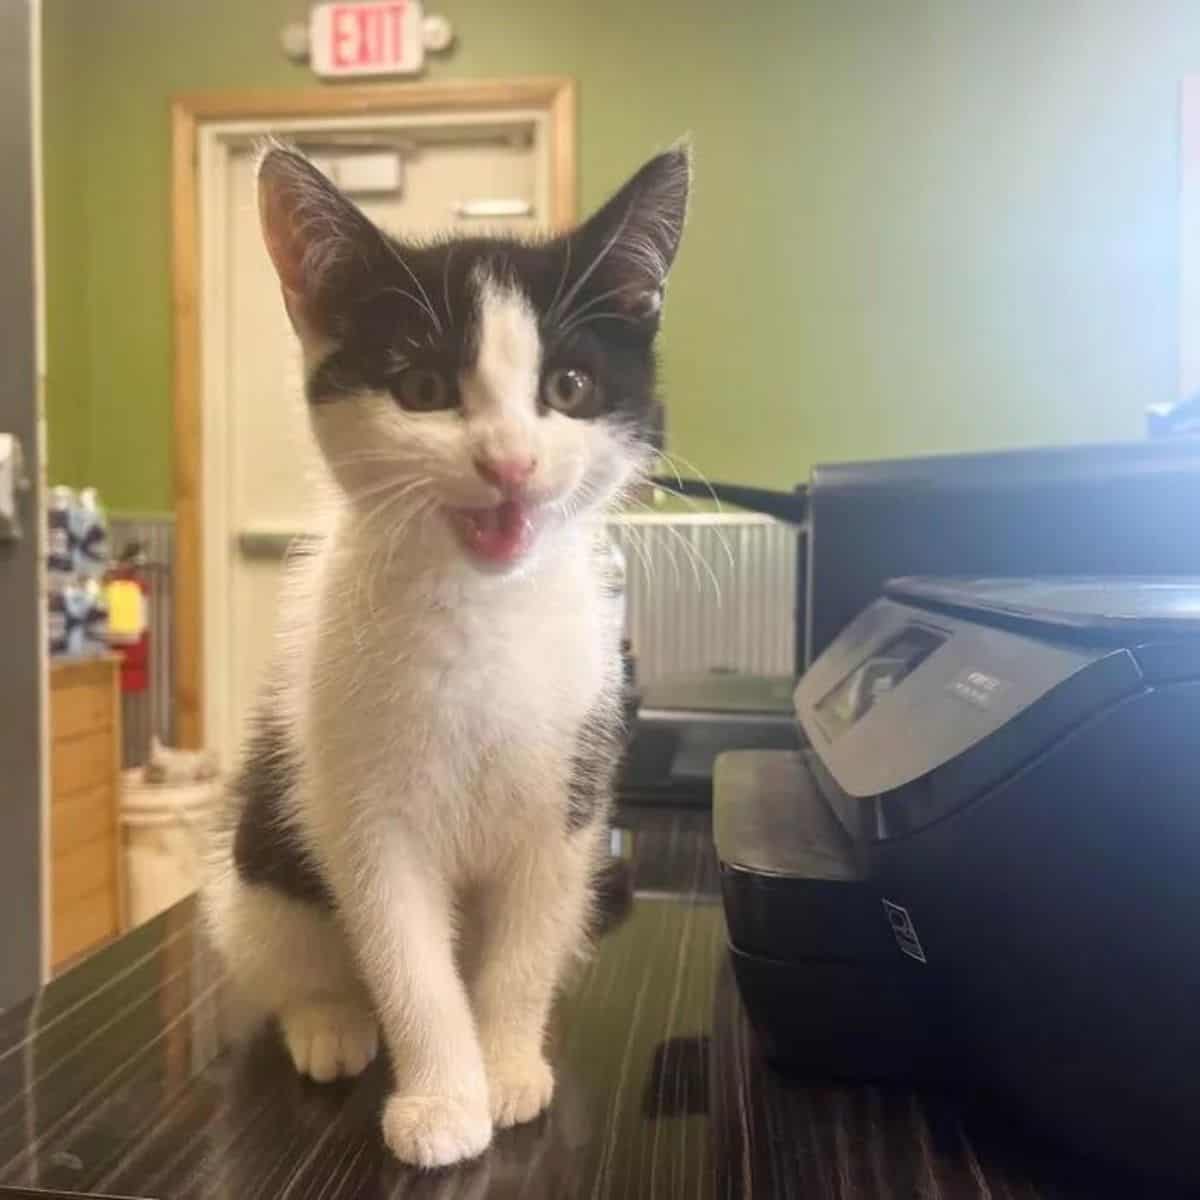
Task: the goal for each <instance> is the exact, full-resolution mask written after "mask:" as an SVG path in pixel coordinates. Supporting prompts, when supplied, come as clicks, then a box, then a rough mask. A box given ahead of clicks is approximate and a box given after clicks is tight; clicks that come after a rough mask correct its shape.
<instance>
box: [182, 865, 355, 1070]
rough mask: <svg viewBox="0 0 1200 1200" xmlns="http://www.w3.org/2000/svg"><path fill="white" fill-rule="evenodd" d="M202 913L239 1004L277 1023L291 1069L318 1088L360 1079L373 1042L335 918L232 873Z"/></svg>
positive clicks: (209, 892) (210, 893)
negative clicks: (346, 1078) (336, 1081)
mask: <svg viewBox="0 0 1200 1200" xmlns="http://www.w3.org/2000/svg"><path fill="white" fill-rule="evenodd" d="M205 908H206V915H207V917H208V922H209V927H210V929H211V931H212V935H213V940H214V941H215V942H216V944H217V948H218V949H219V950H220V951H221V954H222V957H223V958H224V961H225V963H226V967H227V969H228V971H229V974H230V977H231V979H232V981H233V984H234V986H235V989H236V991H237V994H238V997H239V999H241V1000H243V1002H244V1003H246V1004H247V1005H248V1007H249V1008H250V1009H252V1010H253V1011H255V1012H256V1013H257V1014H258V1015H266V1014H270V1015H273V1016H274V1017H276V1019H277V1020H278V1022H279V1027H280V1031H281V1032H282V1034H283V1040H284V1043H285V1044H286V1046H287V1048H288V1052H289V1054H290V1055H291V1057H292V1061H293V1063H295V1066H296V1070H297V1071H299V1072H300V1073H301V1074H302V1075H310V1076H311V1077H312V1078H313V1079H315V1080H317V1081H318V1082H322V1083H324V1082H327V1081H329V1080H332V1079H337V1078H338V1077H339V1076H352V1075H358V1074H359V1073H360V1072H361V1071H362V1070H363V1069H364V1068H365V1067H366V1066H367V1064H368V1063H370V1061H371V1060H372V1059H373V1058H374V1057H375V1053H376V1050H377V1048H378V1044H379V1036H378V1032H377V1028H376V1022H375V1018H374V1016H373V1014H372V1012H371V1007H370V1000H369V997H368V996H367V993H366V990H365V988H364V987H363V985H362V983H361V982H360V981H359V979H358V975H357V972H356V971H355V968H354V963H353V961H352V959H351V957H350V953H349V947H348V946H347V944H346V938H345V935H344V934H343V932H342V930H341V928H340V927H339V925H338V924H337V921H336V920H335V919H334V917H333V915H332V914H331V913H329V912H327V911H325V910H323V909H321V908H318V907H317V906H316V905H313V904H309V903H307V902H305V901H302V900H293V899H291V898H290V897H288V896H285V895H284V894H283V893H282V892H280V891H278V890H276V889H275V888H273V887H270V886H269V885H265V884H247V883H245V882H243V881H242V880H241V879H240V878H238V876H237V874H236V872H235V871H232V870H229V871H226V872H225V873H224V874H223V875H222V876H221V878H220V879H218V880H215V881H214V882H213V883H212V884H210V886H209V887H208V888H207V889H206V893H205Z"/></svg>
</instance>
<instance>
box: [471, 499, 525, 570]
mask: <svg viewBox="0 0 1200 1200" xmlns="http://www.w3.org/2000/svg"><path fill="white" fill-rule="evenodd" d="M460 525H461V528H462V533H463V540H464V541H465V542H466V545H467V549H468V550H470V552H471V553H472V554H474V555H476V556H477V557H478V558H481V559H483V560H484V561H485V562H489V563H494V564H496V565H497V566H505V565H507V564H508V563H511V562H514V561H515V560H516V559H518V558H520V557H521V555H522V554H524V553H525V551H526V550H527V549H528V548H529V543H530V541H531V540H532V538H533V522H532V521H531V520H530V519H529V513H528V510H527V509H526V508H525V507H524V505H522V504H519V503H517V501H515V500H505V501H504V503H503V504H498V505H497V506H496V507H495V508H478V509H469V510H467V511H465V512H463V513H462V514H461V516H460Z"/></svg>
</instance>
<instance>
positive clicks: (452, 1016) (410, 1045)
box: [334, 828, 492, 1167]
mask: <svg viewBox="0 0 1200 1200" xmlns="http://www.w3.org/2000/svg"><path fill="white" fill-rule="evenodd" d="M373 832H374V836H365V837H361V838H356V839H355V847H354V849H353V850H352V852H351V854H350V855H347V856H346V858H345V860H344V861H342V862H341V863H339V864H337V869H336V871H335V873H334V874H335V876H336V877H335V879H334V887H335V890H336V891H337V892H338V894H339V897H341V899H340V902H339V909H340V911H341V912H342V913H343V914H345V917H344V919H345V921H346V925H347V928H348V930H349V932H350V934H351V938H352V940H353V942H354V945H355V947H356V951H357V957H358V961H359V964H360V969H361V971H362V973H363V977H364V978H365V979H366V981H367V984H368V987H369V988H370V990H371V993H372V995H373V996H374V998H375V1002H376V1011H378V1013H379V1017H380V1024H381V1026H382V1032H383V1036H384V1039H385V1041H386V1042H387V1046H388V1050H389V1051H390V1053H391V1058H392V1066H393V1069H394V1071H395V1090H394V1092H393V1094H392V1095H391V1097H390V1098H389V1099H388V1101H387V1104H386V1105H385V1106H384V1110H383V1136H384V1139H385V1140H386V1141H387V1144H388V1146H389V1147H391V1150H392V1152H393V1153H394V1154H395V1155H396V1157H397V1158H399V1159H400V1160H401V1161H403V1162H407V1163H412V1164H414V1165H416V1166H420V1167H440V1166H447V1165H449V1164H450V1163H455V1162H459V1161H461V1160H463V1159H468V1158H474V1157H475V1156H476V1155H478V1154H480V1153H482V1151H483V1150H484V1149H485V1148H486V1146H487V1145H488V1143H489V1142H490V1141H491V1138H492V1122H491V1119H490V1117H489V1116H488V1103H487V1080H486V1077H485V1075H484V1070H483V1059H482V1057H481V1055H480V1052H479V1040H478V1038H477V1036H476V1033H475V1021H474V1018H473V1016H472V1014H471V1008H470V1004H469V1003H468V1001H467V994H466V989H465V988H464V987H463V983H462V979H461V978H460V977H459V973H458V969H457V967H456V965H455V962H454V922H453V916H452V912H453V908H452V897H451V896H450V894H449V891H448V889H447V887H446V886H445V884H444V881H443V880H442V879H441V878H440V877H439V874H438V872H437V870H436V869H435V868H433V867H431V866H430V865H429V863H428V862H427V861H426V860H425V859H424V858H423V857H422V856H421V855H419V854H416V853H413V852H411V851H410V850H409V848H408V846H407V845H406V843H405V838H404V836H403V834H402V832H401V831H399V830H398V829H395V828H392V829H383V830H380V829H379V828H376V829H375V830H374V831H373Z"/></svg>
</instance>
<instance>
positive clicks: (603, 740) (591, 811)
mask: <svg viewBox="0 0 1200 1200" xmlns="http://www.w3.org/2000/svg"><path fill="white" fill-rule="evenodd" d="M624 733H625V731H624V728H623V726H622V723H621V714H620V712H619V711H614V710H613V709H612V707H611V705H608V704H605V705H604V706H603V707H597V708H596V709H595V710H594V711H593V712H592V713H591V714H590V715H589V716H588V718H587V719H586V720H585V721H584V723H583V727H582V728H581V729H580V731H579V733H578V734H577V735H576V742H575V753H574V754H573V755H572V756H571V778H570V781H569V783H568V785H567V831H568V832H569V833H576V832H578V831H579V830H581V829H586V828H587V827H588V826H589V825H591V824H592V822H593V821H595V820H596V819H597V818H598V817H600V816H602V815H603V814H605V813H607V812H608V809H609V805H610V804H611V802H612V792H613V780H614V778H615V777H616V773H617V766H618V764H619V762H620V759H621V751H622V747H623V745H624Z"/></svg>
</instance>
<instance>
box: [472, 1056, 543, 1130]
mask: <svg viewBox="0 0 1200 1200" xmlns="http://www.w3.org/2000/svg"><path fill="white" fill-rule="evenodd" d="M487 1077H488V1099H489V1101H490V1102H491V1109H492V1120H493V1121H495V1122H496V1128H497V1129H507V1128H508V1127H509V1126H510V1125H523V1124H524V1123H525V1122H526V1121H532V1120H533V1118H534V1117H536V1116H537V1115H538V1113H540V1112H542V1111H543V1110H544V1109H545V1108H546V1107H547V1106H548V1105H549V1103H550V1098H551V1097H552V1096H553V1095H554V1072H553V1071H551V1070H550V1065H549V1063H547V1062H546V1060H545V1059H544V1058H543V1057H542V1055H541V1054H540V1053H537V1054H529V1055H521V1056H514V1057H505V1058H501V1059H498V1060H492V1061H490V1062H489V1063H488V1070H487Z"/></svg>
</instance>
